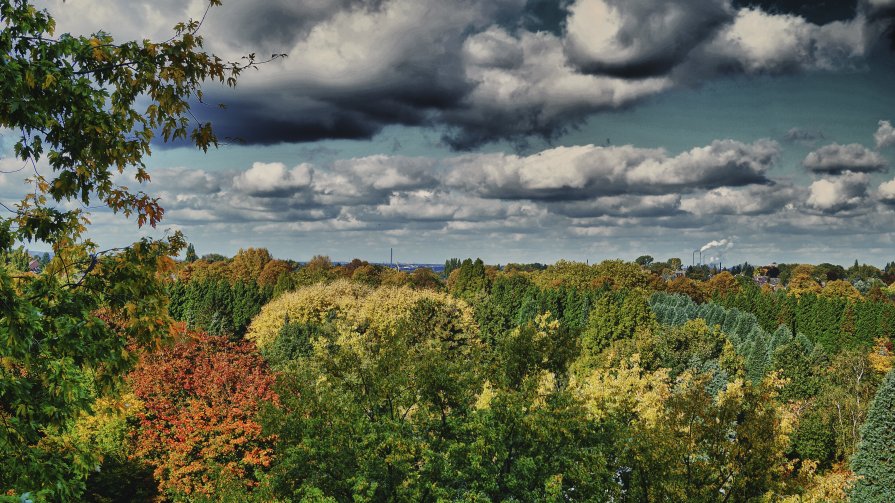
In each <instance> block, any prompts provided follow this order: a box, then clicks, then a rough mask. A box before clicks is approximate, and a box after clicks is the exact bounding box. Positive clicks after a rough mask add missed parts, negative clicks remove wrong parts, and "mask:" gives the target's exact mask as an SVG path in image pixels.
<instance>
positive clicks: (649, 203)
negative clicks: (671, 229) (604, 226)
mask: <svg viewBox="0 0 895 503" xmlns="http://www.w3.org/2000/svg"><path fill="white" fill-rule="evenodd" d="M680 204H681V197H680V196H679V195H677V194H664V195H658V196H634V195H621V196H605V197H599V198H597V199H594V200H587V201H572V202H561V203H551V204H549V205H548V206H547V207H548V208H549V210H550V211H551V212H553V213H556V214H559V215H564V216H567V217H571V218H593V217H602V216H614V217H660V216H669V215H675V214H677V213H680V211H681V209H680Z"/></svg>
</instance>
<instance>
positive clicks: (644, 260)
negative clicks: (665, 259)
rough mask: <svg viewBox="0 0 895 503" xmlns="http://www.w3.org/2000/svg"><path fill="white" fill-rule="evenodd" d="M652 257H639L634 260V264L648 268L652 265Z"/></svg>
mask: <svg viewBox="0 0 895 503" xmlns="http://www.w3.org/2000/svg"><path fill="white" fill-rule="evenodd" d="M653 260H655V259H653V257H652V255H641V256H639V257H637V258H636V259H635V260H634V263H635V264H637V265H640V266H643V267H649V265H650V264H652V263H653Z"/></svg>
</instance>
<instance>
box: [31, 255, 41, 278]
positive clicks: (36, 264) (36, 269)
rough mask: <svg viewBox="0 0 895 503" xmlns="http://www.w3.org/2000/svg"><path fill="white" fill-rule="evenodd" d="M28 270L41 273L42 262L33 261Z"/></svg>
mask: <svg viewBox="0 0 895 503" xmlns="http://www.w3.org/2000/svg"><path fill="white" fill-rule="evenodd" d="M28 270H29V271H31V272H33V273H35V274H37V273H39V272H40V260H38V259H36V258H35V259H31V262H28Z"/></svg>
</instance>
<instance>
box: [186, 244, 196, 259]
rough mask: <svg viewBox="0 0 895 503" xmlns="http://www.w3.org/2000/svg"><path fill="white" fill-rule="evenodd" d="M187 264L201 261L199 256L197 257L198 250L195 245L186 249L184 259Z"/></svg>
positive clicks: (190, 245)
mask: <svg viewBox="0 0 895 503" xmlns="http://www.w3.org/2000/svg"><path fill="white" fill-rule="evenodd" d="M184 260H186V261H187V262H195V261H197V260H199V256H198V255H196V248H195V247H193V243H190V244H189V245H188V246H187V247H186V257H185V258H184Z"/></svg>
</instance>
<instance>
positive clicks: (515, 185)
mask: <svg viewBox="0 0 895 503" xmlns="http://www.w3.org/2000/svg"><path fill="white" fill-rule="evenodd" d="M778 154H779V146H778V145H777V144H776V143H775V142H772V141H768V140H761V141H758V142H755V143H753V144H744V143H740V142H736V141H733V140H719V141H715V142H713V143H712V144H711V145H709V146H706V147H699V148H694V149H692V150H690V151H688V152H684V153H682V154H679V155H677V156H674V157H669V156H668V155H667V153H666V152H665V151H664V150H661V149H642V148H635V147H633V146H630V145H626V146H620V147H598V146H594V145H585V146H576V147H556V148H553V149H548V150H545V151H542V152H539V153H537V154H534V155H531V156H524V157H520V156H516V155H507V154H488V155H476V156H466V157H459V158H457V159H455V160H454V161H453V164H454V165H455V167H454V169H453V170H451V171H450V172H449V173H448V174H447V176H446V183H447V184H448V185H449V186H451V187H455V188H461V189H465V190H469V191H472V192H475V193H477V194H479V195H481V196H482V197H488V198H496V199H533V200H543V201H568V200H583V199H588V198H594V197H599V196H612V195H622V194H642V195H649V194H662V193H669V192H677V191H688V190H694V189H697V188H715V187H721V186H742V185H749V184H764V183H768V181H769V180H768V178H767V177H766V176H765V172H766V171H767V170H768V169H769V168H770V167H771V166H772V165H773V164H774V162H775V161H776V159H777V156H778Z"/></svg>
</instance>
